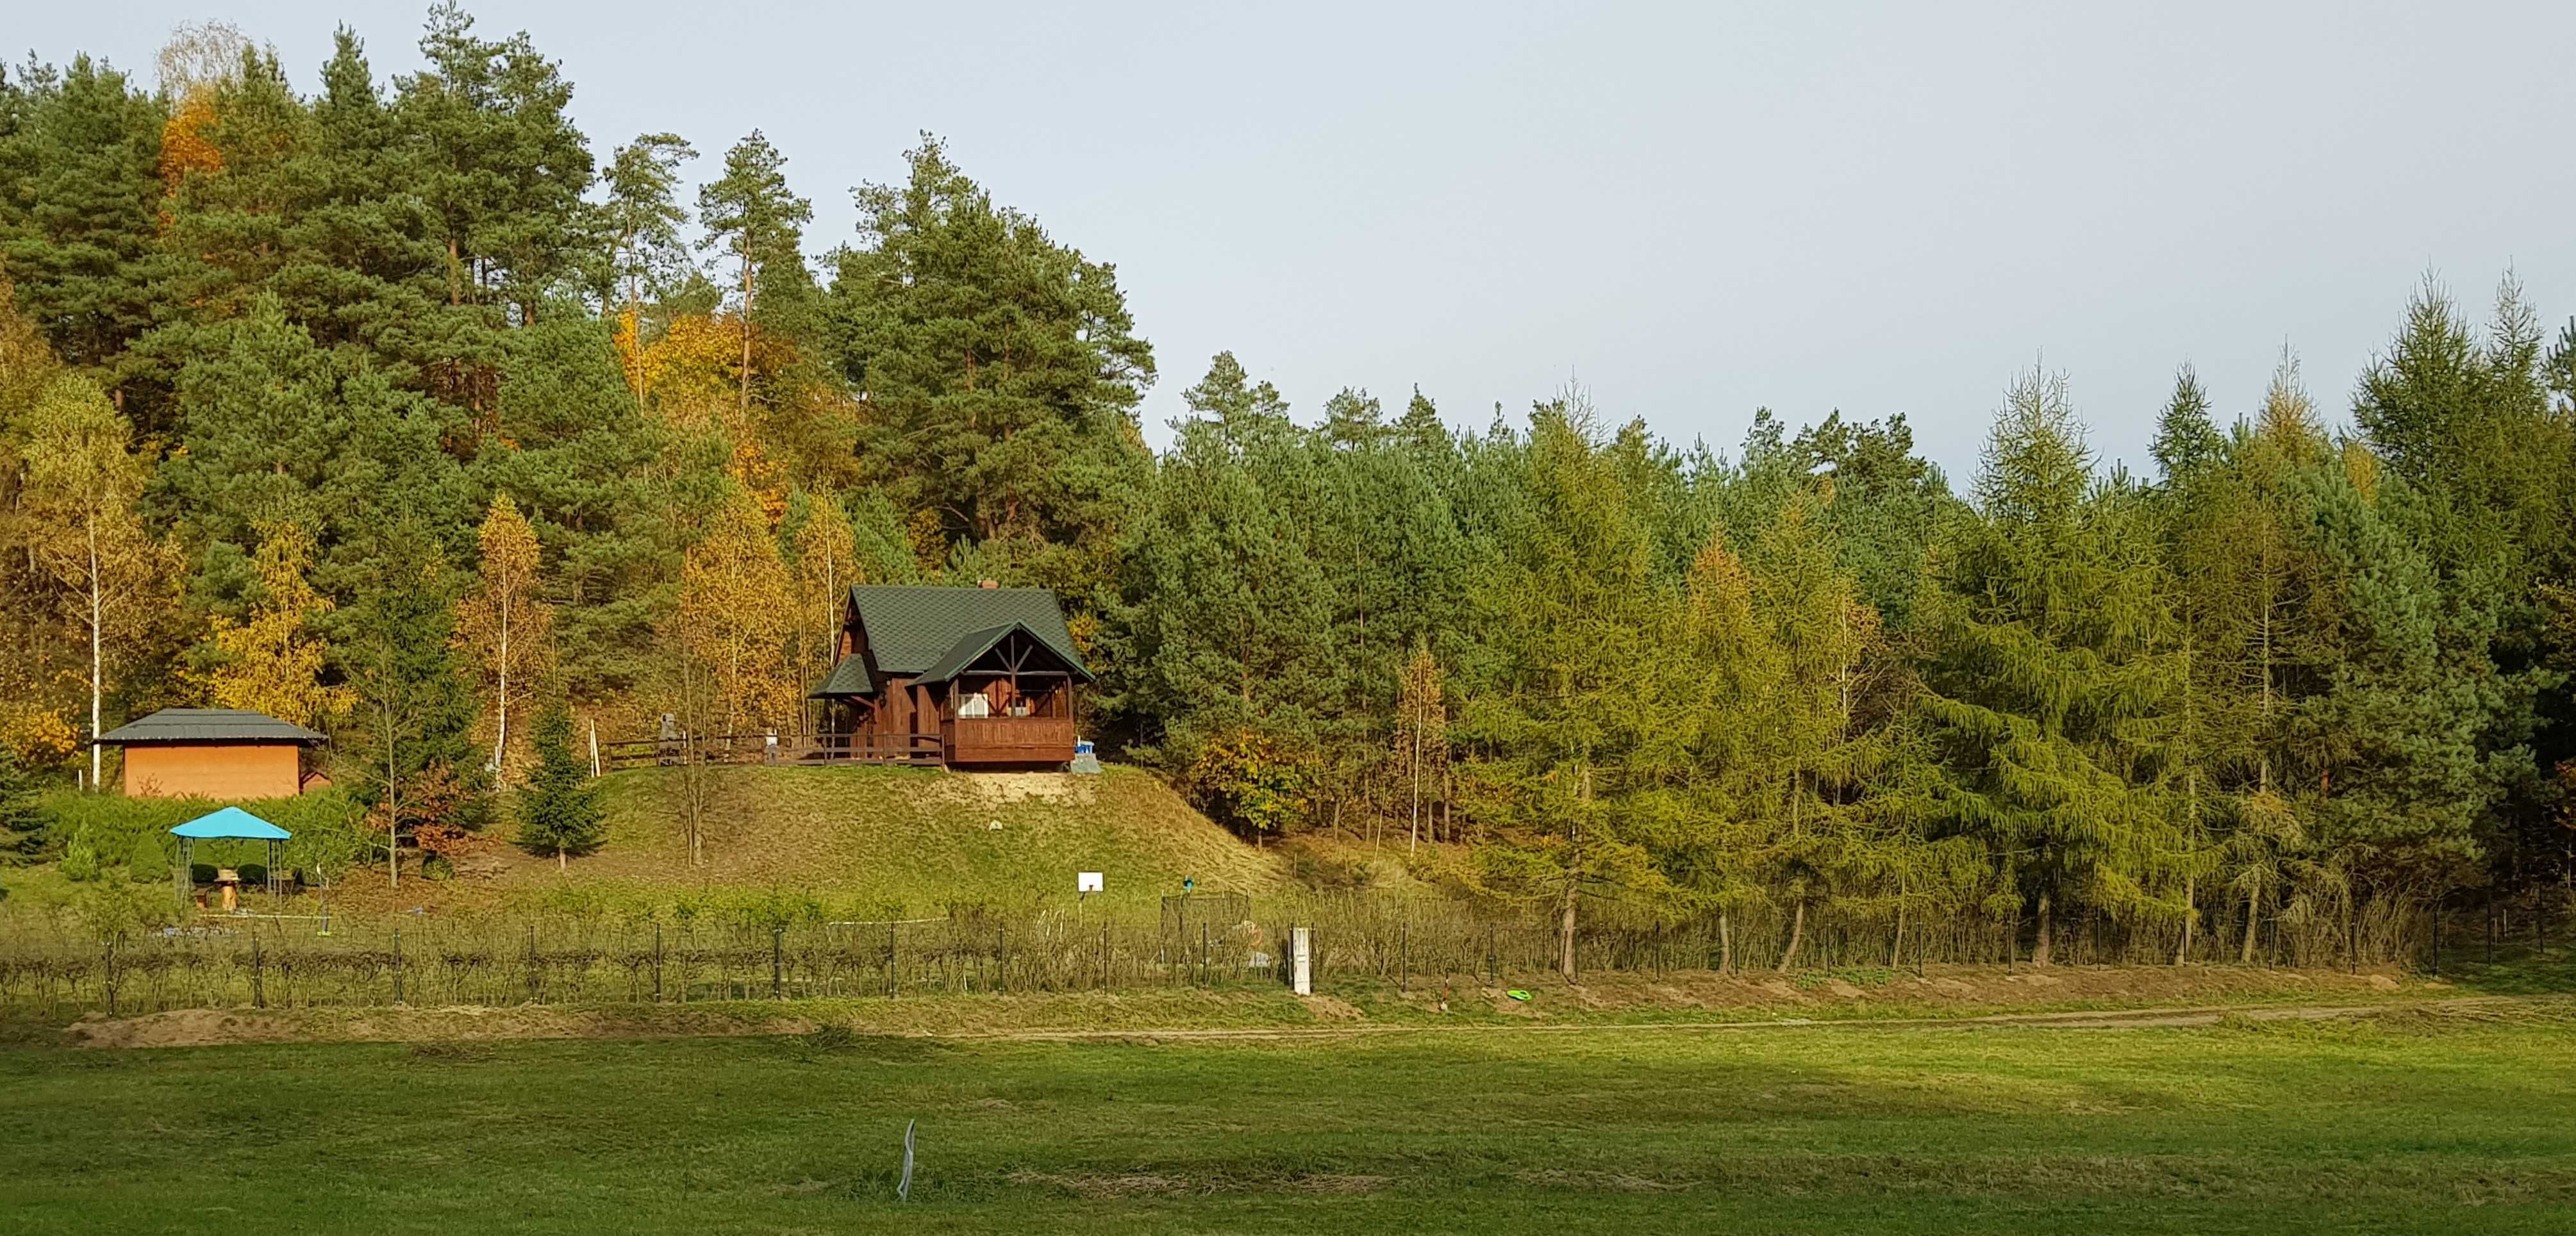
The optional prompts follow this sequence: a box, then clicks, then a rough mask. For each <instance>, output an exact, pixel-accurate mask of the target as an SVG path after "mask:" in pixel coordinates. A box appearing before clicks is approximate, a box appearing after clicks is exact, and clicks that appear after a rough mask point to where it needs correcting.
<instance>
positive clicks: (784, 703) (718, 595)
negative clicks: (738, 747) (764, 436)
mask: <svg viewBox="0 0 2576 1236" xmlns="http://www.w3.org/2000/svg"><path fill="white" fill-rule="evenodd" d="M795 611H796V605H795V601H794V597H793V592H792V586H791V583H790V580H789V577H788V572H787V562H786V560H785V558H783V557H782V556H781V555H780V554H779V552H778V539H777V537H775V536H773V535H772V534H771V532H770V526H769V520H768V517H767V516H766V515H765V514H764V513H763V512H762V509H761V504H760V500H759V499H758V498H756V497H754V496H753V495H752V494H751V492H750V491H748V490H745V489H740V488H737V489H735V490H734V491H733V493H732V495H731V496H730V497H729V498H728V499H727V500H726V502H725V505H724V509H723V510H721V511H719V512H717V513H716V516H715V518H714V519H713V520H712V521H711V522H710V523H709V525H708V527H707V533H706V535H705V536H704V537H702V538H700V540H699V541H698V543H697V544H695V545H693V546H690V547H689V550H688V553H687V555H686V556H685V557H684V558H683V559H682V561H681V565H680V610H679V615H678V619H679V634H680V643H681V647H682V650H683V652H684V653H685V654H686V655H687V656H688V657H689V658H690V659H691V660H692V661H695V662H696V663H698V665H700V666H701V667H703V668H704V669H705V671H706V673H707V674H708V676H709V678H710V679H712V681H713V685H714V697H715V698H714V701H713V704H714V707H713V712H714V714H715V716H716V717H717V718H720V719H721V722H722V725H723V727H724V730H725V732H727V733H746V732H750V731H752V730H755V729H759V728H763V727H769V726H776V727H778V728H780V729H782V730H793V729H794V728H795V726H796V724H797V721H798V719H799V716H800V712H799V708H800V704H801V702H802V696H803V691H802V676H801V675H800V674H798V673H797V672H796V667H795V666H794V665H793V664H792V663H791V655H792V654H791V648H790V642H791V640H792V638H793V635H794V628H795Z"/></svg>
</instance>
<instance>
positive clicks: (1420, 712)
mask: <svg viewBox="0 0 2576 1236" xmlns="http://www.w3.org/2000/svg"><path fill="white" fill-rule="evenodd" d="M1399 690H1400V694H1399V695H1398V697H1397V700H1396V722H1395V769H1394V771H1395V775H1396V777H1397V779H1398V781H1399V783H1400V784H1401V785H1402V786H1403V787H1404V794H1405V807H1406V824H1405V840H1404V847H1405V850H1406V851H1407V852H1408V853H1409V852H1411V851H1412V850H1413V849H1414V848H1415V847H1417V846H1419V845H1421V844H1422V829H1423V823H1424V820H1425V819H1426V816H1425V809H1426V808H1428V809H1429V810H1430V812H1431V814H1430V815H1429V816H1428V817H1427V818H1428V819H1430V820H1431V821H1432V822H1433V826H1434V833H1433V839H1434V840H1437V839H1438V832H1437V822H1438V819H1439V807H1440V806H1441V804H1442V800H1443V799H1444V798H1445V797H1446V795H1445V794H1444V793H1443V789H1444V788H1445V786H1446V785H1447V783H1448V779H1449V707H1448V704H1447V703H1446V702H1444V701H1443V700H1442V699H1441V694H1440V662H1439V661H1438V660H1436V659H1434V658H1433V657H1432V655H1431V643H1430V641H1429V640H1427V639H1425V640H1423V641H1421V642H1420V643H1418V644H1416V645H1415V646H1414V650H1413V656H1412V657H1410V658H1408V659H1407V660H1406V661H1405V663H1404V676H1403V678H1402V679H1401V686H1400V688H1399Z"/></svg>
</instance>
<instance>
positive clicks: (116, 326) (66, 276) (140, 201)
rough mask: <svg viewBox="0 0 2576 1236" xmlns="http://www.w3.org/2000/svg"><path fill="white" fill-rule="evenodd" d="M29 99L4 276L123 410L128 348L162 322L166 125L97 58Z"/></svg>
mask: <svg viewBox="0 0 2576 1236" xmlns="http://www.w3.org/2000/svg"><path fill="white" fill-rule="evenodd" d="M27 88H28V90H29V97H28V99H27V101H26V103H25V104H24V106H23V111H22V114H21V115H20V117H19V119H18V124H17V126H16V132H14V133H12V134H10V135H9V138H8V142H7V145H8V146H9V147H10V149H8V150H6V151H0V166H5V168H6V169H7V171H8V172H9V173H10V174H8V175H6V176H0V265H5V266H6V267H7V268H8V271H9V274H10V277H11V278H12V279H14V280H16V282H17V289H18V300H19V303H20V304H21V305H23V306H25V307H26V310H27V314H28V316H29V317H31V318H33V319H34V320H35V321H37V322H38V323H40V324H42V326H43V328H44V331H45V333H46V337H47V339H48V340H49V341H50V342H51V343H52V345H53V348H54V351H55V352H56V353H57V354H59V355H60V356H61V358H62V360H63V362H64V363H66V364H68V365H71V366H72V367H74V368H76V369H79V370H82V371H84V372H86V373H88V374H89V375H90V376H91V377H92V378H93V379H94V380H96V381H98V382H99V383H100V384H101V386H102V387H105V388H107V389H109V390H111V391H112V392H113V393H114V395H115V397H116V398H117V400H118V401H119V402H122V401H123V399H124V397H125V395H126V390H125V387H124V384H123V383H122V382H121V381H120V380H119V379H120V377H121V376H122V374H123V372H124V370H125V368H126V365H127V357H126V355H125V353H126V349H127V348H128V346H129V345H131V344H132V343H133V342H134V340H135V338H136V337H137V336H139V335H141V334H142V332H143V331H144V329H145V328H146V327H147V326H148V325H150V323H151V320H152V303H151V294H150V290H151V284H152V279H151V267H152V263H153V259H154V256H155V253H156V250H157V247H158V246H157V237H158V235H159V231H160V219H159V209H160V204H161V196H162V182H161V175H160V169H159V162H160V138H161V129H162V125H163V123H164V116H163V114H162V111H161V107H160V105H159V104H158V103H157V102H156V101H154V100H153V99H152V98H151V97H150V96H148V95H146V94H144V93H142V92H141V91H139V90H136V89H134V88H133V86H132V85H131V84H130V83H129V82H128V80H127V78H126V76H125V74H123V73H121V72H118V71H117V70H115V69H113V68H110V67H109V66H107V65H105V64H101V63H98V62H95V61H93V60H91V59H90V58H89V57H87V56H79V57H75V58H74V59H73V61H72V63H71V66H70V67H69V68H68V69H67V70H65V71H63V72H62V73H60V74H59V75H57V74H54V73H52V72H50V71H46V72H43V73H40V74H37V75H34V76H33V77H32V79H31V80H30V81H29V82H28V83H27ZM120 411H122V409H120ZM147 411H148V410H147V409H145V408H137V409H135V412H136V413H146V412H147ZM146 427H147V429H149V428H156V427H157V426H154V425H152V424H151V422H150V421H149V420H147V421H146Z"/></svg>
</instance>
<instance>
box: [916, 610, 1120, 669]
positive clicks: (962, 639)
mask: <svg viewBox="0 0 2576 1236" xmlns="http://www.w3.org/2000/svg"><path fill="white" fill-rule="evenodd" d="M1013 631H1019V632H1023V633H1025V634H1027V635H1028V637H1029V638H1031V639H1034V640H1036V641H1037V642H1039V643H1040V644H1044V645H1046V646H1047V647H1049V648H1056V649H1057V651H1058V652H1059V653H1061V652H1062V651H1063V650H1062V649H1061V648H1058V647H1057V645H1055V644H1053V643H1051V642H1049V641H1048V639H1047V638H1046V637H1045V636H1043V635H1040V634H1038V633H1037V632H1035V631H1032V630H1030V629H1029V624H1027V623H1025V622H1013V623H1008V624H1006V625H1003V626H998V627H986V628H984V629H983V630H981V631H969V632H967V633H966V634H964V635H962V636H959V637H958V639H957V642H956V643H954V644H951V645H949V648H948V651H946V652H943V653H941V654H939V660H938V661H937V662H936V663H934V664H932V665H931V667H930V668H929V669H926V670H923V671H922V672H921V680H922V681H923V682H946V681H948V680H949V679H951V678H955V677H956V676H957V674H958V672H959V671H961V670H963V669H965V668H966V667H967V666H969V665H972V664H974V663H975V658H977V657H980V656H982V655H984V654H985V653H987V652H990V651H992V648H993V645H995V644H998V643H1001V642H1002V640H1003V639H1004V638H1005V637H1007V636H1009V635H1010V633H1011V632H1013ZM1065 661H1066V662H1067V663H1069V664H1070V665H1071V666H1072V667H1073V672H1074V673H1075V674H1077V675H1080V676H1081V677H1082V678H1083V679H1085V680H1088V679H1090V677H1091V671H1090V670H1087V669H1084V668H1083V667H1082V662H1081V661H1080V660H1079V659H1077V658H1074V657H1071V656H1066V657H1065Z"/></svg>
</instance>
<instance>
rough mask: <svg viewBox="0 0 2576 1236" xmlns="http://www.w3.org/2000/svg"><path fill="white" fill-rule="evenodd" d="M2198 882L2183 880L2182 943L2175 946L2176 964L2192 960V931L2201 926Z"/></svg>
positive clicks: (2188, 877)
mask: <svg viewBox="0 0 2576 1236" xmlns="http://www.w3.org/2000/svg"><path fill="white" fill-rule="evenodd" d="M2196 885H2197V881H2195V880H2194V879H2193V878H2192V877H2190V876H2184V877H2183V880H2182V942H2181V943H2180V944H2177V945H2175V946H2174V964H2175V965H2177V966H2178V965H2181V964H2182V963H2184V962H2186V961H2189V960H2191V929H2192V928H2194V927H2196V926H2198V925H2199V924H2200V902H2199V900H2198V898H2197V896H2196V894H2195V893H2194V892H2193V889H2194V888H2195V887H2196Z"/></svg>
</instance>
